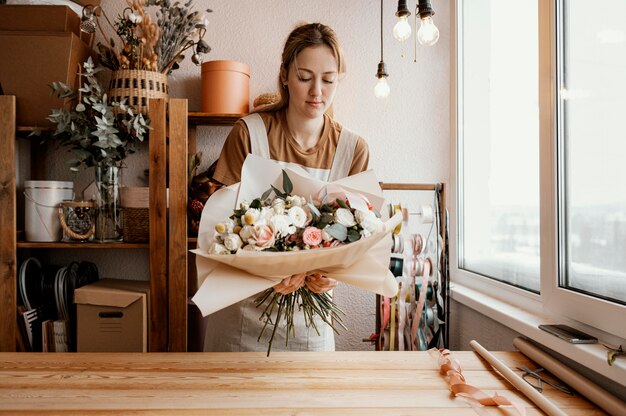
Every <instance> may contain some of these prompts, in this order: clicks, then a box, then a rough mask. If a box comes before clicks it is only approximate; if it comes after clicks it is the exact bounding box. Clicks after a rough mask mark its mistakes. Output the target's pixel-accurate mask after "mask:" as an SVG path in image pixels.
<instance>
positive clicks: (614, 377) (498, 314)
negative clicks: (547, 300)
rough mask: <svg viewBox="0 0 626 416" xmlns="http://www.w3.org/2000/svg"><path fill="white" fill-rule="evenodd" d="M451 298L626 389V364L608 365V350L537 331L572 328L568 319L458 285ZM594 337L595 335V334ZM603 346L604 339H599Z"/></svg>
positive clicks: (454, 285)
mask: <svg viewBox="0 0 626 416" xmlns="http://www.w3.org/2000/svg"><path fill="white" fill-rule="evenodd" d="M450 294H451V296H452V299H454V300H455V301H457V302H459V303H461V304H463V305H465V306H468V307H470V308H472V309H474V310H476V311H478V312H480V313H482V314H483V315H485V316H488V317H490V318H491V319H494V320H495V321H497V322H499V323H500V324H502V325H504V326H507V327H509V328H511V329H512V330H514V331H516V332H518V333H520V334H522V335H524V336H525V337H527V338H529V339H531V340H533V341H535V342H537V343H539V344H541V345H544V346H545V347H547V348H549V349H551V350H553V351H556V352H558V353H559V354H561V355H563V356H566V357H568V358H570V359H571V360H573V361H575V362H577V363H579V364H580V365H582V366H584V367H586V368H588V369H590V370H592V371H594V372H596V373H598V374H601V375H602V376H604V377H606V378H607V379H609V380H611V381H614V382H615V383H617V384H618V385H621V386H626V384H625V381H624V380H626V360H625V359H624V357H623V356H620V357H618V358H617V359H616V360H615V361H614V362H613V365H612V366H609V365H608V364H607V361H606V359H607V350H606V348H605V347H604V346H602V344H600V343H598V344H570V343H568V342H566V341H563V340H561V339H560V338H557V337H555V336H554V335H551V334H548V333H547V332H545V331H542V330H540V329H539V328H538V325H539V324H545V323H565V324H572V325H573V326H575V323H573V322H569V321H567V320H566V319H558V322H556V321H557V317H555V316H554V314H551V315H546V314H542V313H537V312H531V311H528V310H525V309H522V308H519V307H516V306H513V305H511V304H510V303H507V302H503V301H501V300H498V299H496V298H494V297H492V296H489V295H487V294H485V293H482V292H478V291H476V290H473V289H471V288H468V287H467V286H463V285H461V284H459V283H457V282H452V284H451V285H450ZM594 335H595V334H594ZM600 341H601V342H602V338H600Z"/></svg>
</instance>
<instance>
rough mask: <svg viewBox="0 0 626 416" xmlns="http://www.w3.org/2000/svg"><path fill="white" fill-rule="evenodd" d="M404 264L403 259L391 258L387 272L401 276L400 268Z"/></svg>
mask: <svg viewBox="0 0 626 416" xmlns="http://www.w3.org/2000/svg"><path fill="white" fill-rule="evenodd" d="M403 264H404V261H403V259H401V258H398V257H392V258H391V259H389V270H390V271H391V273H392V274H393V275H394V276H395V277H398V276H402V266H403Z"/></svg>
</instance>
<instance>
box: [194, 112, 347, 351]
mask: <svg viewBox="0 0 626 416" xmlns="http://www.w3.org/2000/svg"><path fill="white" fill-rule="evenodd" d="M243 121H244V122H245V123H246V126H247V127H248V132H249V133H250V147H251V153H252V154H255V155H257V156H261V157H264V158H266V159H269V158H270V151H269V142H268V139H267V131H266V130H265V124H264V123H263V120H262V119H261V117H260V116H259V115H258V114H256V113H254V114H250V115H248V116H246V117H243ZM357 139H358V136H357V135H356V134H355V133H353V132H351V131H349V130H348V129H346V128H345V127H343V128H342V129H341V133H340V135H339V142H338V144H337V150H336V152H335V157H334V158H333V164H332V167H331V169H330V173H329V175H328V179H326V181H328V182H332V181H335V180H337V179H341V178H345V177H346V176H348V174H349V172H350V167H351V166H352V159H353V157H354V151H355V148H356V142H357ZM281 164H283V165H290V164H291V165H296V164H294V163H284V162H283V163H281ZM297 166H300V165H297ZM258 296H259V294H257V295H254V296H251V297H249V298H247V299H244V300H242V301H240V302H238V303H235V304H233V305H231V306H229V307H227V308H224V309H222V310H219V311H217V312H215V313H212V314H211V315H209V316H207V318H206V319H207V328H206V335H205V337H204V351H262V352H265V351H267V348H268V343H269V339H270V336H271V334H272V331H273V329H274V327H273V326H272V325H271V324H268V325H267V327H266V328H265V332H264V333H263V336H262V337H261V339H260V340H258V341H257V339H258V338H259V334H260V333H261V329H262V328H263V321H261V320H260V319H259V318H260V316H261V312H262V311H263V309H264V306H263V305H262V306H260V307H258V308H257V307H255V305H254V299H256V298H257V297H258ZM293 320H294V328H295V335H294V334H293V333H290V334H289V345H288V346H285V329H286V328H285V327H286V322H285V320H284V319H281V322H280V323H279V324H278V328H277V329H276V334H275V335H274V340H273V341H272V351H335V336H334V333H333V329H332V328H331V327H330V325H328V324H326V323H324V321H322V319H321V318H320V317H319V316H316V317H315V318H314V320H315V326H316V327H317V331H319V335H318V333H317V331H316V329H315V328H314V327H313V325H311V326H310V327H309V328H307V327H306V324H305V321H304V314H303V313H302V311H298V310H296V311H294V319H293ZM272 322H276V319H275V313H274V316H273V317H272Z"/></svg>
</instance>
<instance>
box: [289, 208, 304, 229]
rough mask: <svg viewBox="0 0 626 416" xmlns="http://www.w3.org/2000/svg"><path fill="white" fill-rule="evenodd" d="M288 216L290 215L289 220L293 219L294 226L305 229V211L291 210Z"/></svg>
mask: <svg viewBox="0 0 626 416" xmlns="http://www.w3.org/2000/svg"><path fill="white" fill-rule="evenodd" d="M287 215H289V218H291V221H292V222H293V225H295V226H296V227H298V228H302V227H304V224H306V220H307V216H306V212H304V210H303V209H302V208H300V207H291V208H289V210H288V211H287Z"/></svg>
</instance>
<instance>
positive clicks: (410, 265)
mask: <svg viewBox="0 0 626 416" xmlns="http://www.w3.org/2000/svg"><path fill="white" fill-rule="evenodd" d="M415 263H416V260H415V258H414V257H407V258H406V259H405V260H404V267H403V271H402V274H403V275H404V276H408V277H415V269H416V266H415Z"/></svg>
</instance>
